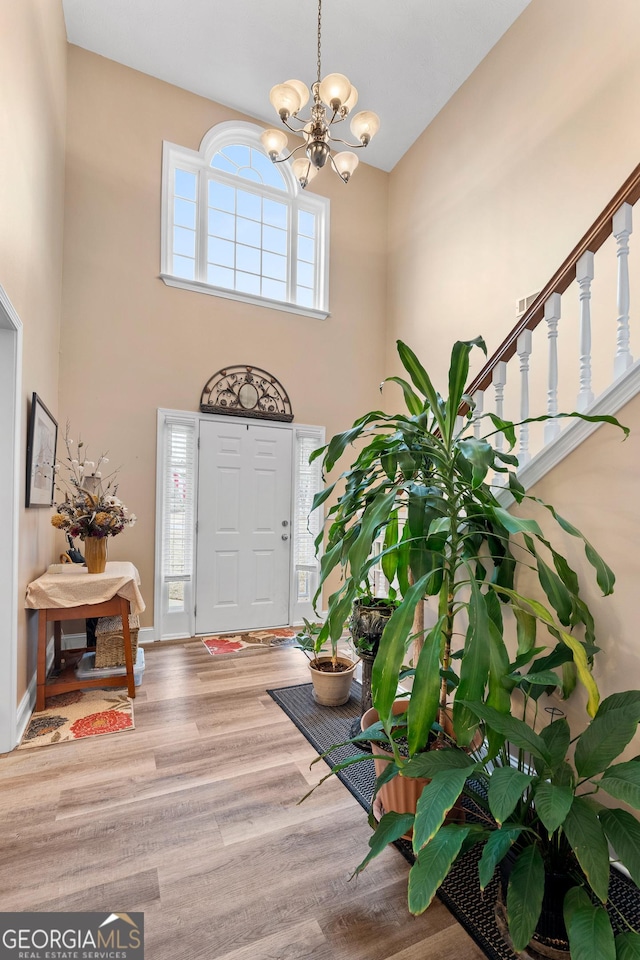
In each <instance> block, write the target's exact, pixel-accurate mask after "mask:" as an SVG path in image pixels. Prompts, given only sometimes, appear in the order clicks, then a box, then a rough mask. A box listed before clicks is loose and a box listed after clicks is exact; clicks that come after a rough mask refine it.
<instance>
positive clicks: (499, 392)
mask: <svg viewBox="0 0 640 960" xmlns="http://www.w3.org/2000/svg"><path fill="white" fill-rule="evenodd" d="M491 380H492V382H493V387H494V391H495V401H496V414H497V415H498V416H499V417H501V418H503V419H504V388H505V384H506V382H507V364H506V363H505V361H504V360H500V361H499V362H498V363H496V365H495V367H494V368H493V373H492V375H491ZM503 446H504V434H502V433H497V434H496V436H495V441H494V447H495V448H496V450H500V451H501V450H502V448H503ZM505 476H506V475H505V474H504V473H498V472H496V473H494V475H493V486H494V487H504V486H505V483H506V481H505Z"/></svg>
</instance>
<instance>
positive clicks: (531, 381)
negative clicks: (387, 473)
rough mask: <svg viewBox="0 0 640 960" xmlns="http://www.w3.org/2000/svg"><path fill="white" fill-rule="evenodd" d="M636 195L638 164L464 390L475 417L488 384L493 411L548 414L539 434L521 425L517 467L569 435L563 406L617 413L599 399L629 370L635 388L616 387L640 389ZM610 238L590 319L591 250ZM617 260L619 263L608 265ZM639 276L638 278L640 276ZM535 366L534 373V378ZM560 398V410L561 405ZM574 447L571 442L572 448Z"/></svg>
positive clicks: (514, 416)
mask: <svg viewBox="0 0 640 960" xmlns="http://www.w3.org/2000/svg"><path fill="white" fill-rule="evenodd" d="M638 199H640V164H639V165H638V166H637V167H636V168H635V170H634V171H633V173H632V174H631V176H630V177H629V178H628V179H627V180H626V181H625V183H624V184H623V185H622V186H621V187H620V189H619V190H618V192H617V193H616V195H615V196H614V197H613V198H612V199H611V201H610V202H609V203H608V204H607V206H606V207H605V209H604V210H603V211H602V213H601V214H600V216H599V217H598V218H597V219H596V220H595V222H594V223H593V224H592V225H591V227H590V228H589V229H588V230H587V232H586V233H585V235H584V236H583V237H582V239H581V240H580V242H579V243H578V244H577V245H576V246H575V248H574V249H573V250H572V251H571V253H570V254H569V256H568V257H567V258H566V260H565V261H564V263H563V264H562V265H561V266H560V267H559V269H558V270H557V271H556V272H555V273H554V275H553V276H552V277H551V279H550V280H549V281H548V283H546V284H545V285H544V287H543V289H542V290H541V291H540V293H538V294H537V295H536V296H535V297H534V299H533V301H532V302H531V303H530V305H529V306H528V307H527V308H526V310H525V311H524V313H523V314H522V316H521V317H520V318H519V319H518V321H517V322H516V324H515V326H514V327H513V329H512V330H511V331H510V332H509V334H508V335H507V337H506V338H505V339H504V341H503V342H502V344H501V345H500V347H499V348H498V349H497V350H496V351H495V353H494V354H493V355H492V356H491V357H490V358H489V360H488V361H487V363H486V364H485V365H484V367H483V368H482V370H481V371H480V373H479V374H478V375H477V376H476V377H475V379H474V380H473V381H472V383H471V384H470V385H469V387H468V388H467V393H468V394H469V395H470V396H471V397H472V398H473V400H474V402H475V404H476V409H475V413H476V415H479V414H481V413H483V412H486V410H487V409H488V406H487V401H488V400H489V399H490V398H488V397H487V396H486V393H487V391H488V390H489V389H490V388H491V387H493V399H494V411H495V413H496V414H498V415H499V416H506V417H507V418H508V419H510V420H514V421H520V420H524V419H527V418H528V417H530V416H539V415H541V414H547V415H548V416H549V417H550V418H551V419H549V420H548V421H547V422H546V423H545V424H544V427H543V428H538V429H537V432H536V426H535V425H534V426H532V427H530V426H529V425H523V426H521V427H520V435H519V438H518V439H519V443H518V447H517V450H516V451H515V452H516V453H517V455H518V457H519V460H520V464H521V466H524V465H526V464H527V463H528V462H529V461H530V460H531V458H532V456H533V455H534V454H539V453H540V452H541V451H542V449H543V448H544V447H546V446H548V445H550V444H552V443H553V442H554V441H556V439H557V438H558V437H559V436H560V434H561V432H569V431H568V430H566V431H565V430H564V429H563V427H564V424H565V423H567V422H568V421H564V422H562V421H561V420H560V419H556V415H557V414H558V412H559V410H560V409H565V410H577V411H579V412H580V413H589V412H598V413H603V412H608V413H612V412H615V410H613V409H608V408H607V409H606V410H605V409H603V408H602V403H601V402H600V405H599V401H601V398H602V397H603V396H604V395H605V394H606V395H607V397H609V398H611V396H612V386H613V385H614V384H616V385H618V386H620V385H621V384H622V382H623V381H624V380H626V379H627V378H629V376H630V375H632V374H633V375H634V376H633V379H634V381H636V382H635V385H634V386H633V387H632V388H630V387H629V386H627V388H626V390H622V391H621V392H620V391H618V393H620V396H621V397H622V398H623V402H626V399H629V398H630V396H631V395H633V394H634V393H635V392H637V390H638V389H640V377H639V376H637V374H638V371H639V370H640V362H638V363H635V364H634V361H633V356H632V353H631V336H630V326H631V322H630V302H631V298H630V287H631V281H630V267H629V237H630V235H631V233H632V230H633V205H634V204H635V203H636V202H637V201H638ZM610 238H613V239H612V241H611V242H610V244H609V245H608V246H611V247H612V246H613V240H615V260H614V259H613V254H614V250H613V249H610V250H609V251H608V254H609V256H608V258H607V257H606V256H605V251H603V252H602V254H601V257H599V258H598V270H599V271H600V269H601V268H600V262H601V258H603V259H605V260H608V265H607V266H605V267H604V268H603V270H602V271H601V272H602V285H601V287H600V288H599V289H598V307H599V311H598V315H597V316H595V312H594V316H595V320H596V322H595V323H592V315H591V311H592V289H593V288H592V284H593V281H594V277H595V276H596V274H595V254H596V253H597V252H598V251H599V250H600V248H601V247H603V246H605V245H606V244H607V241H608V240H609V239H610ZM616 261H617V268H615V267H614V266H613V264H615V263H616ZM639 266H640V263H639ZM633 278H634V279H635V277H633ZM638 280H639V281H640V276H639V277H638ZM607 281H608V282H609V288H611V286H612V285H613V288H614V290H611V289H609V290H608V291H607V289H606V286H607ZM571 294H573V296H572V295H571ZM614 305H615V310H614ZM565 312H566V313H567V314H568V317H567V323H565V322H564V320H563V314H564V313H565ZM543 321H544V324H543ZM538 328H539V329H538ZM536 330H538V333H537V334H536ZM563 334H564V335H567V336H571V335H573V336H575V340H574V343H575V348H572V347H571V344H570V343H568V342H566V341H565V342H564V343H563ZM596 334H597V336H596ZM544 340H546V350H545V345H544ZM559 341H560V345H559ZM576 341H577V342H576ZM594 341H595V344H594ZM594 345H595V351H594ZM534 348H535V349H534ZM545 353H546V365H544V366H543V363H541V362H540V358H541V356H542V357H543V356H544V354H545ZM594 353H595V356H596V357H597V361H598V369H599V377H598V383H597V384H594V377H593V373H592V368H593V366H594ZM605 363H611V367H610V370H611V373H607V374H606V375H604V374H603V366H604V364H605ZM516 365H519V371H518V372H519V378H518V377H516V378H515V379H514V378H512V376H511V372H512V369H513V367H514V366H516ZM534 365H535V368H536V369H535V374H536V375H535V376H534V377H533V378H532V370H533V366H534ZM636 368H638V369H636ZM561 374H562V376H561ZM574 387H575V389H574ZM630 390H631V393H630ZM545 394H546V396H545ZM560 400H561V401H562V407H561V406H560V405H559V404H560ZM615 404H616V401H615V400H612V401H611V402H608V407H611V406H612V405H613V406H614V407H615ZM478 432H479V425H478ZM583 432H584V431H583ZM534 433H535V437H534V436H533V434H534ZM575 445H576V440H575V439H574V441H573V442H572V444H571V446H572V447H573V446H575ZM565 446H566V445H565ZM562 455H564V454H562ZM559 458H560V457H558V459H559Z"/></svg>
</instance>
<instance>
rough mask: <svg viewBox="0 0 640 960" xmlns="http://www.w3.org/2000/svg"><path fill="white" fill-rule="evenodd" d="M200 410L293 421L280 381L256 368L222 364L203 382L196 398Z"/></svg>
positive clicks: (287, 399) (236, 415) (285, 393)
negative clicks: (200, 394)
mask: <svg viewBox="0 0 640 960" xmlns="http://www.w3.org/2000/svg"><path fill="white" fill-rule="evenodd" d="M200 410H201V412H202V413H223V414H226V415H229V416H232V417H258V418H259V419H262V420H284V421H286V422H287V423H290V422H291V421H292V420H293V413H292V410H291V402H290V400H289V397H288V395H287V391H286V390H285V389H284V387H283V386H282V384H281V383H280V382H279V381H278V380H276V378H275V377H273V376H272V375H271V374H270V373H267V371H266V370H261V369H260V367H248V366H244V365H243V364H240V365H238V366H234V367H225V368H224V370H218V372H217V373H214V375H213V376H212V377H211V378H210V379H209V380H208V381H207V383H206V384H205V387H204V390H203V391H202V396H201V397H200Z"/></svg>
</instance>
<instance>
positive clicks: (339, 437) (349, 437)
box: [312, 423, 365, 472]
mask: <svg viewBox="0 0 640 960" xmlns="http://www.w3.org/2000/svg"><path fill="white" fill-rule="evenodd" d="M364 428H365V424H364V423H359V424H358V425H357V426H354V427H351V429H350V430H345V431H344V433H338V434H336V435H335V437H332V438H331V441H330V442H329V444H328V445H327V448H326V449H327V452H326V453H325V455H324V466H325V469H326V470H327V472H329V471H330V470H333V468H334V466H335V464H336V461H337V460H339V459H340V457H341V456H342V454H343V453H344V451H345V450H346V448H347V447H348V445H349V444H350V443H353V441H354V440H357V439H358V437H359V436H360V434H361V433H362V431H363V430H364ZM315 455H317V451H315ZM312 456H314V454H312ZM314 458H315V456H314Z"/></svg>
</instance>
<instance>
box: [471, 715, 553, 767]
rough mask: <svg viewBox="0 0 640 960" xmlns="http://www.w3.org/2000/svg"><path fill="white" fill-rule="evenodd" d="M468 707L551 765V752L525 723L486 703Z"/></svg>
mask: <svg viewBox="0 0 640 960" xmlns="http://www.w3.org/2000/svg"><path fill="white" fill-rule="evenodd" d="M466 706H467V707H468V708H469V709H470V710H471V711H472V712H473V713H474V714H475V715H476V716H477V717H480V718H481V719H482V720H485V721H486V723H488V724H489V726H491V727H493V729H494V730H497V731H498V733H501V734H502V735H503V736H504V737H506V738H507V740H510V741H511V743H513V744H515V746H516V747H520V748H521V749H522V750H528V751H529V753H531V754H532V756H533V757H535V758H536V759H538V760H544V762H545V763H547V764H548V763H549V760H550V757H549V752H548V750H547V747H546V744H545V742H544V740H543V739H542V737H540V736H538V734H537V733H535V732H534V731H533V730H532V729H531V727H529V725H528V724H526V723H524V721H522V720H518V718H517V717H512V716H509V715H505V714H503V713H498V711H497V710H493V709H492V708H491V707H489V706H487V704H486V703H471V702H467V703H466Z"/></svg>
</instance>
